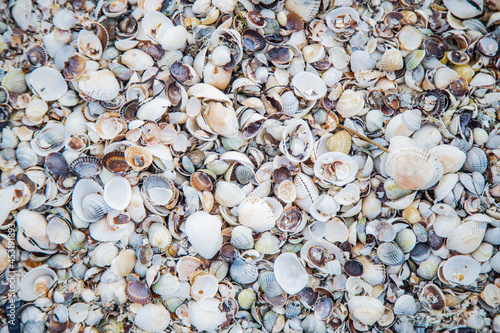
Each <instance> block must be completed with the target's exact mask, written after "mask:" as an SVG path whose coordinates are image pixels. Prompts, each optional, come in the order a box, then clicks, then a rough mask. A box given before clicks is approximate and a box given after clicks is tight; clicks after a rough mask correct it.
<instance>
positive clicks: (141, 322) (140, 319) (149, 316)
mask: <svg viewBox="0 0 500 333" xmlns="http://www.w3.org/2000/svg"><path fill="white" fill-rule="evenodd" d="M134 324H136V325H137V327H139V328H140V329H143V330H145V331H147V332H153V333H155V332H162V331H164V330H166V329H167V327H168V325H169V324H170V313H169V312H168V311H167V309H165V307H164V306H163V305H161V304H146V305H145V306H143V307H142V308H140V309H139V311H138V312H137V314H136V315H135V318H134Z"/></svg>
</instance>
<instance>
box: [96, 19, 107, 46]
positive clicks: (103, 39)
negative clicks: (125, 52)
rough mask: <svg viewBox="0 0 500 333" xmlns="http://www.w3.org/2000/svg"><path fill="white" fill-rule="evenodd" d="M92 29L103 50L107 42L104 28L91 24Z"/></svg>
mask: <svg viewBox="0 0 500 333" xmlns="http://www.w3.org/2000/svg"><path fill="white" fill-rule="evenodd" d="M92 27H93V28H94V29H95V34H96V36H97V37H98V38H99V40H100V41H101V45H102V49H103V50H105V49H106V47H107V46H108V42H109V34H108V31H107V30H106V28H105V27H104V26H103V25H102V24H100V23H97V22H92Z"/></svg>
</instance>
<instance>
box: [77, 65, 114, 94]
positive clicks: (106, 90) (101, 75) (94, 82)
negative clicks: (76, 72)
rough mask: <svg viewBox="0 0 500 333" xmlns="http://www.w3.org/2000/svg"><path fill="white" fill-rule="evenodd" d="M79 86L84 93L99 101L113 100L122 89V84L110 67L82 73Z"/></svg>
mask: <svg viewBox="0 0 500 333" xmlns="http://www.w3.org/2000/svg"><path fill="white" fill-rule="evenodd" d="M78 87H79V88H80V90H81V91H82V92H83V93H85V94H86V95H89V96H90V97H92V98H93V99H96V100H99V101H109V100H112V99H114V98H116V96H118V93H119V91H120V84H119V83H118V81H117V80H116V78H115V76H114V74H113V72H111V71H110V70H108V69H102V70H99V71H95V72H92V73H89V74H84V75H82V76H81V77H80V78H79V79H78Z"/></svg>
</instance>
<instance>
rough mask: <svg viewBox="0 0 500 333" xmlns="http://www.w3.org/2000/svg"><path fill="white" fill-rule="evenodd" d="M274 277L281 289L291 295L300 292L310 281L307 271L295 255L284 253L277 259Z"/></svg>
mask: <svg viewBox="0 0 500 333" xmlns="http://www.w3.org/2000/svg"><path fill="white" fill-rule="evenodd" d="M274 275H275V277H276V281H277V282H278V284H279V285H280V287H281V288H282V289H283V290H284V291H285V292H286V293H287V294H289V295H294V294H297V293H298V292H300V291H301V290H302V289H303V288H304V287H305V286H306V284H307V281H308V279H309V274H307V271H306V269H305V268H304V266H303V265H302V263H301V262H300V260H299V259H298V258H297V256H296V255H295V254H293V253H283V254H280V255H279V256H278V257H277V258H276V260H275V262H274Z"/></svg>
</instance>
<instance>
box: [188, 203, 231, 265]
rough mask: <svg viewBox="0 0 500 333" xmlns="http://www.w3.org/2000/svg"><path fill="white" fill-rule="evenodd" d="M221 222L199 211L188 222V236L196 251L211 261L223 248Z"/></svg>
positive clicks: (217, 218)
mask: <svg viewBox="0 0 500 333" xmlns="http://www.w3.org/2000/svg"><path fill="white" fill-rule="evenodd" d="M221 226H222V224H221V220H220V218H219V217H217V216H214V215H210V214H208V213H207V212H203V211H198V212H196V213H194V214H192V215H190V216H189V217H188V219H187V220H186V231H185V232H186V235H187V236H188V239H189V242H190V243H191V244H192V245H193V247H194V248H195V250H196V251H197V252H198V254H199V255H201V256H202V257H204V258H207V259H211V258H212V257H213V256H215V254H216V253H217V252H218V251H219V249H220V248H221V247H222V234H221Z"/></svg>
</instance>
